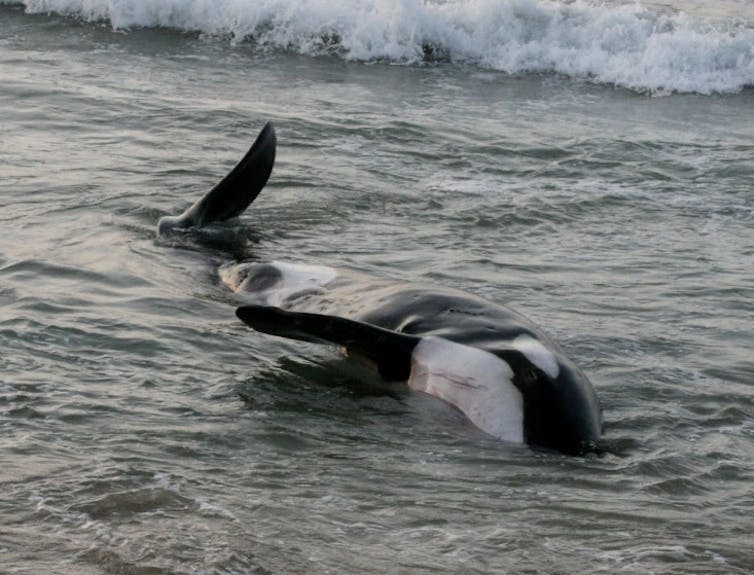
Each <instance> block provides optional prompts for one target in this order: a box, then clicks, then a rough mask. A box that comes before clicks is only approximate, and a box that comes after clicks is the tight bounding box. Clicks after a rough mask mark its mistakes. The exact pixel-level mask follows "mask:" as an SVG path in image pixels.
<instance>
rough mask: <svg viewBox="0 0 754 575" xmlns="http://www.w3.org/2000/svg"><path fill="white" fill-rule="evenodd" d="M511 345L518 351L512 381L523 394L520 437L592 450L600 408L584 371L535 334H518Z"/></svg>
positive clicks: (541, 443) (565, 448) (573, 451)
mask: <svg viewBox="0 0 754 575" xmlns="http://www.w3.org/2000/svg"><path fill="white" fill-rule="evenodd" d="M516 347H518V348H519V351H521V353H522V354H523V356H524V357H523V358H521V360H520V361H518V362H516V363H517V365H516V366H515V368H514V373H515V376H514V383H515V385H516V387H517V388H518V389H519V390H520V391H521V395H522V396H523V404H524V438H525V440H526V443H528V444H529V445H534V446H540V447H544V448H548V449H555V450H557V451H560V452H563V453H568V454H573V455H582V454H585V453H589V452H594V451H596V450H597V449H598V443H599V439H600V436H601V435H602V411H601V409H600V406H599V403H598V401H597V396H596V394H595V393H594V389H593V388H592V384H591V383H590V382H589V380H588V379H587V377H586V375H584V373H583V372H582V371H581V370H580V369H579V368H578V367H576V366H575V365H574V364H573V363H572V362H571V361H570V360H569V359H568V358H566V357H565V356H564V355H562V353H560V351H555V350H552V349H550V348H549V346H548V347H545V346H544V345H543V344H542V343H541V342H540V341H539V340H535V339H533V338H528V336H524V337H523V338H521V337H520V338H518V344H517V346H516Z"/></svg>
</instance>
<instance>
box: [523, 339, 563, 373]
mask: <svg viewBox="0 0 754 575" xmlns="http://www.w3.org/2000/svg"><path fill="white" fill-rule="evenodd" d="M512 345H513V349H515V350H517V351H520V352H521V353H523V354H524V355H525V356H526V359H528V360H529V361H530V362H532V363H533V364H534V365H536V366H537V367H538V368H539V369H541V370H542V371H544V372H545V373H546V374H547V375H549V376H550V377H551V378H553V379H555V378H556V377H558V373H560V367H559V366H558V360H557V358H556V357H555V354H553V353H552V352H551V351H550V350H549V349H547V348H546V347H545V346H544V345H542V342H540V341H538V340H536V339H534V338H533V337H531V336H530V335H519V336H518V337H517V338H516V339H514V340H513V344H512Z"/></svg>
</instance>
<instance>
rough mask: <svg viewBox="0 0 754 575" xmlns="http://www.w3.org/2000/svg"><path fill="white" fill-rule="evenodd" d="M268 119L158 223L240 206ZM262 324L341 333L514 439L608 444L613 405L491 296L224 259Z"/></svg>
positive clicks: (574, 448) (270, 151)
mask: <svg viewBox="0 0 754 575" xmlns="http://www.w3.org/2000/svg"><path fill="white" fill-rule="evenodd" d="M275 146H276V139H275V132H274V129H273V127H272V125H271V124H267V125H266V126H265V127H264V129H263V130H262V132H261V133H260V135H259V136H258V138H257V140H256V142H255V143H254V145H253V146H252V147H251V149H250V150H249V152H248V153H247V154H246V156H244V159H243V160H242V161H241V162H240V163H239V164H238V166H236V167H235V168H234V169H233V171H231V173H230V174H229V175H228V176H226V178H225V179H223V180H222V181H221V182H220V183H219V184H218V185H217V186H215V188H213V189H212V190H211V191H210V192H209V193H208V194H207V195H206V196H204V197H203V198H202V199H200V200H199V201H198V202H196V203H195V204H194V205H193V206H192V207H190V208H189V209H188V210H187V211H186V212H184V213H183V214H182V215H181V216H178V217H167V218H163V219H162V220H160V224H159V225H158V232H159V233H161V234H164V233H170V232H172V231H174V230H176V229H188V228H191V227H201V226H203V225H207V224H209V223H212V222H218V221H224V220H226V219H229V218H232V217H235V216H237V215H239V214H241V213H242V212H243V211H244V210H245V209H246V208H247V207H248V206H249V205H250V204H251V202H252V201H253V200H254V199H255V198H256V196H257V195H258V194H259V192H260V191H261V189H262V188H263V187H264V185H265V183H266V182H267V179H268V178H269V175H270V173H271V171H272V165H273V163H274V158H275ZM220 277H221V279H222V281H223V282H224V283H225V284H226V285H227V286H228V287H229V288H230V289H231V290H233V291H234V292H236V293H237V294H239V295H241V296H242V297H243V299H244V301H245V303H246V304H247V305H244V306H241V307H239V308H238V309H237V311H236V313H237V315H238V317H239V318H240V319H241V320H242V321H243V322H244V323H246V324H247V325H248V326H250V327H251V328H253V329H254V330H256V331H259V332H264V333H268V334H273V335H276V336H281V337H286V338H292V339H298V340H304V341H311V342H320V343H330V344H335V345H338V346H341V347H342V348H344V349H345V351H346V353H347V354H348V355H349V356H351V355H353V356H357V357H359V358H360V359H361V360H364V359H366V360H367V361H366V363H367V364H368V365H369V366H371V367H372V368H373V369H375V370H376V371H377V372H378V373H379V374H380V376H382V378H383V379H385V380H388V381H396V380H398V381H405V382H406V384H407V386H408V387H409V388H410V389H412V390H416V391H419V392H424V393H427V394H429V395H432V396H435V397H438V398H440V399H442V400H444V401H446V402H448V403H449V404H451V405H453V406H455V407H456V408H458V409H459V410H460V411H461V412H462V413H464V414H465V415H466V417H467V418H468V419H469V420H470V421H471V422H472V423H473V424H474V425H475V426H477V427H478V428H479V429H481V430H482V431H484V432H486V433H488V434H490V435H492V436H494V437H497V438H500V439H502V440H504V441H509V442H514V443H527V444H530V445H533V446H538V447H544V448H549V449H555V450H558V451H561V452H564V453H569V454H582V453H585V452H588V451H594V450H595V449H597V446H598V443H599V441H600V436H601V433H602V414H601V410H600V407H599V403H598V401H597V397H596V395H595V393H594V389H593V388H592V385H591V384H590V383H589V380H588V379H587V378H586V376H585V375H584V374H583V373H582V372H581V371H580V370H579V369H578V367H576V366H575V365H574V364H573V363H572V362H571V361H570V360H569V359H568V358H567V357H566V356H565V355H564V354H563V352H562V350H561V349H560V348H559V347H558V345H557V344H555V343H554V342H553V341H551V340H550V339H549V338H548V337H547V336H546V335H545V334H544V333H543V332H542V331H541V330H540V329H539V328H538V327H537V326H535V325H533V324H532V323H531V322H530V321H529V320H528V319H526V318H525V317H523V316H522V315H520V314H518V313H516V312H514V311H512V310H510V309H508V308H506V307H504V306H501V305H497V304H495V303H492V302H489V301H486V300H484V299H482V298H480V297H477V296H474V295H471V294H468V293H465V292H462V291H458V290H453V289H447V288H442V287H437V286H428V285H422V284H414V283H406V282H398V281H393V280H388V279H383V278H375V277H371V276H368V275H364V274H359V273H356V272H352V271H348V270H340V269H335V268H331V267H327V266H315V265H304V264H291V263H283V262H272V263H259V262H245V263H240V264H230V265H227V266H223V267H222V268H221V269H220Z"/></svg>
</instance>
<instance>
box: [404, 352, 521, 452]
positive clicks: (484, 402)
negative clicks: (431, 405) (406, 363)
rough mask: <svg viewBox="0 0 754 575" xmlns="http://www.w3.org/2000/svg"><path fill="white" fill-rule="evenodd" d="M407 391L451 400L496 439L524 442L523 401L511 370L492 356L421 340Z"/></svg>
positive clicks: (450, 401)
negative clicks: (409, 389) (420, 392)
mask: <svg viewBox="0 0 754 575" xmlns="http://www.w3.org/2000/svg"><path fill="white" fill-rule="evenodd" d="M408 386H409V388H411V389H413V390H416V391H423V392H424V393H427V394H429V395H434V396H435V397H438V398H440V399H442V400H444V401H447V402H448V403H450V404H451V405H453V406H455V407H457V408H458V409H459V410H461V412H463V414H464V415H466V417H468V418H469V420H470V421H471V422H472V423H473V424H474V425H476V426H477V427H478V428H479V429H481V430H482V431H484V432H486V433H489V434H490V435H492V436H494V437H497V438H499V439H502V440H504V441H511V442H515V443H523V441H524V409H523V408H524V400H523V397H522V396H521V392H520V391H518V389H517V388H516V386H515V385H513V370H512V369H511V367H510V366H509V365H508V364H507V363H506V362H504V361H503V360H502V359H500V358H498V357H497V356H495V355H492V354H491V353H488V352H486V351H483V350H481V349H477V348H473V347H469V346H466V345H462V344H459V343H454V342H452V341H448V340H446V339H442V338H439V337H425V338H422V340H421V341H420V342H419V344H418V345H417V346H416V348H414V351H413V353H412V356H411V375H410V376H409V379H408Z"/></svg>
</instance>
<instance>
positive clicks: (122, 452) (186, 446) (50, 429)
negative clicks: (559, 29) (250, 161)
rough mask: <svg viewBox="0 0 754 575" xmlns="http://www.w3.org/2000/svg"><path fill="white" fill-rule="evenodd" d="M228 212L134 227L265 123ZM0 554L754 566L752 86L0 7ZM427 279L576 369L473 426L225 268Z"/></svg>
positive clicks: (366, 569)
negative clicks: (629, 84) (416, 55)
mask: <svg viewBox="0 0 754 575" xmlns="http://www.w3.org/2000/svg"><path fill="white" fill-rule="evenodd" d="M268 120H271V121H273V122H274V123H275V125H276V127H277V133H278V156H277V163H276V167H275V170H274V172H273V175H272V177H271V179H270V182H269V184H268V186H267V187H266V189H265V190H264V191H263V192H262V194H261V195H260V196H259V198H258V199H257V201H256V202H255V203H254V205H253V206H252V207H251V208H250V209H249V211H248V212H247V213H246V214H245V215H244V216H243V217H242V218H240V219H239V220H236V221H234V222H231V223H229V224H227V225H224V226H219V227H217V228H216V229H214V230H212V231H211V233H210V235H205V236H202V237H194V236H190V235H189V236H188V237H180V238H177V239H176V238H173V239H160V238H157V236H156V233H155V227H156V222H157V220H158V219H159V217H160V216H162V215H165V214H169V213H177V212H179V211H181V210H182V209H184V208H185V207H187V206H188V205H189V204H190V203H191V202H192V201H193V200H194V199H196V198H198V197H199V196H201V195H202V194H203V193H204V192H205V191H206V190H208V189H209V188H210V187H211V186H213V185H214V184H215V183H216V182H217V181H218V180H219V179H220V178H221V177H222V176H223V175H224V174H225V173H226V172H227V171H228V170H229V169H230V168H231V167H232V166H233V165H234V163H235V162H236V161H237V160H238V159H240V157H241V156H242V155H243V153H244V152H245V151H246V149H247V147H248V146H249V145H250V144H251V142H252V141H253V138H254V137H255V135H256V132H257V131H258V130H259V129H260V128H261V127H262V125H263V124H264V122H266V121H268ZM0 230H1V231H2V232H1V235H0V486H1V490H2V491H1V494H0V573H67V574H95V573H129V574H130V573H133V574H157V573H160V574H162V573H165V574H172V573H218V574H219V573H234V574H236V573H238V574H240V573H274V574H288V573H307V574H324V573H349V574H376V573H396V574H398V573H400V574H403V573H412V574H413V573H416V574H424V573H426V574H458V573H477V574H482V573H484V574H487V573H562V574H572V573H627V574H632V575H633V574H745V573H751V572H752V571H754V551H752V549H754V545H753V544H754V537H752V534H753V533H754V519H752V518H753V517H754V463H752V462H753V461H754V422H753V420H752V416H753V415H754V387H752V385H753V382H752V374H754V353H753V350H754V337H753V328H752V326H753V325H754V321H753V320H754V93H753V92H752V89H751V88H744V89H742V90H740V91H738V92H736V93H725V94H714V93H713V94H705V95H703V94H695V93H688V94H679V93H673V94H670V95H665V96H662V97H656V96H652V95H650V94H646V93H641V92H636V91H631V90H628V89H626V88H621V87H616V86H614V85H611V84H603V83H598V82H594V81H592V80H591V79H589V78H581V77H568V76H561V75H556V74H547V73H543V74H526V73H519V74H506V73H503V72H500V71H496V70H492V69H488V68H484V67H479V66H475V65H472V64H468V65H465V64H457V63H451V62H443V61H439V62H431V63H427V64H424V65H422V64H412V65H393V64H391V63H389V62H381V61H378V62H358V61H349V60H347V59H343V58H340V57H338V56H336V55H334V56H312V55H306V54H296V53H292V52H290V51H284V50H260V49H258V47H256V46H255V45H254V43H253V42H239V43H229V41H228V40H227V38H222V37H217V36H213V35H208V36H207V35H201V34H197V33H184V32H180V31H177V30H171V29H165V28H145V29H141V28H134V29H128V30H122V29H113V28H112V27H111V26H109V25H108V24H107V23H103V22H94V23H91V22H82V21H80V20H78V19H75V18H70V17H67V16H62V15H58V14H27V13H25V11H24V10H23V9H22V8H21V7H19V6H0ZM244 259H251V260H259V261H270V260H286V261H294V262H310V263H319V264H328V265H337V266H345V267H349V268H353V269H358V270H365V271H368V272H370V273H373V274H375V275H378V276H385V277H396V278H400V279H405V280H412V281H424V282H433V283H440V284H444V285H449V286H453V287H457V288H461V289H465V290H468V291H470V292H473V293H476V294H479V295H482V296H484V297H486V298H489V299H490V300H493V301H496V302H499V303H503V304H505V305H508V306H510V307H512V308H513V309H516V310H517V311H519V312H522V313H524V314H525V315H527V316H528V317H530V318H531V319H533V320H534V321H535V322H536V323H537V324H538V325H540V326H542V327H543V328H544V329H545V330H546V331H547V332H548V333H549V334H551V335H552V336H553V337H555V338H556V339H557V340H558V341H559V342H560V343H561V344H562V346H563V347H564V349H565V350H566V351H567V353H568V354H569V356H570V357H571V358H572V359H573V361H574V362H575V363H577V364H578V365H579V366H580V367H581V368H582V369H583V370H584V371H585V372H586V373H587V374H588V376H589V378H590V379H591V381H592V382H593V384H594V387H595V389H596V391H597V394H598V396H599V398H600V401H601V403H602V406H603V410H604V418H605V422H606V430H605V438H606V440H607V442H608V445H609V446H610V452H609V453H607V454H605V455H603V456H601V457H581V458H579V457H570V456H564V455H560V454H555V453H549V452H542V451H537V450H532V449H530V448H528V447H525V446H516V445H507V444H505V443H502V442H499V441H496V440H493V439H491V438H489V437H486V436H485V435H484V434H483V433H481V432H480V431H478V430H476V429H474V428H473V427H472V426H471V425H470V424H468V423H467V422H466V421H465V420H464V418H463V417H462V416H461V415H459V414H458V413H456V412H454V411H453V410H452V409H450V408H449V407H447V406H445V405H444V404H442V403H441V402H439V401H437V400H434V399H432V398H428V397H422V396H420V395H412V394H409V393H407V392H406V393H402V392H398V393H395V394H389V395H386V394H383V393H379V392H378V391H377V390H375V389H373V388H372V387H370V386H369V385H367V384H366V383H365V382H362V381H360V380H359V379H358V378H357V377H355V376H354V375H352V374H351V373H350V372H349V371H348V370H347V368H345V367H344V365H343V362H342V360H341V358H340V356H339V353H338V351H337V350H334V349H330V348H327V347H318V346H314V345H310V344H303V343H300V342H292V341H285V340H281V339H276V338H274V337H271V336H265V335H262V334H258V333H254V332H252V331H250V330H249V329H247V328H246V327H245V326H244V325H243V324H242V323H241V322H240V321H238V320H237V319H236V318H235V315H234V309H235V306H236V305H237V304H238V300H236V299H235V296H233V295H232V294H230V293H229V292H228V291H227V290H226V289H225V288H224V287H223V286H222V285H221V284H220V282H219V280H218V277H217V273H216V270H217V268H218V266H219V265H222V264H223V263H227V262H231V261H238V260H244Z"/></svg>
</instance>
